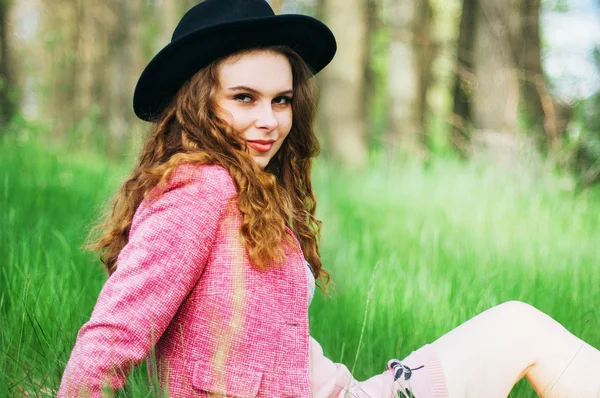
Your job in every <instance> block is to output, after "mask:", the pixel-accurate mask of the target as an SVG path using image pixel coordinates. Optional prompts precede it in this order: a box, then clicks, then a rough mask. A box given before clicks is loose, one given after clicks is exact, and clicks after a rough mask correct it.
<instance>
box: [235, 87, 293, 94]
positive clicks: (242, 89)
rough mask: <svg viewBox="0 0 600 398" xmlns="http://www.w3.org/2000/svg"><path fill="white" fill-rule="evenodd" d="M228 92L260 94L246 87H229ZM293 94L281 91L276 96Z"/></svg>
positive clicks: (289, 91) (288, 91)
mask: <svg viewBox="0 0 600 398" xmlns="http://www.w3.org/2000/svg"><path fill="white" fill-rule="evenodd" d="M229 90H231V91H248V92H250V93H253V94H260V92H259V91H258V90H255V89H253V88H251V87H247V86H235V87H229ZM293 93H294V90H285V91H281V92H279V93H277V95H283V94H293Z"/></svg>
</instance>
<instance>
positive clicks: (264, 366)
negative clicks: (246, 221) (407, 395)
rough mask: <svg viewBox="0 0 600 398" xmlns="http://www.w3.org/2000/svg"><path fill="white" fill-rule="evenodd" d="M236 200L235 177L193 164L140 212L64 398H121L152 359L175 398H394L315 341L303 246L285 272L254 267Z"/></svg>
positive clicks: (75, 357) (292, 252) (385, 378)
mask: <svg viewBox="0 0 600 398" xmlns="http://www.w3.org/2000/svg"><path fill="white" fill-rule="evenodd" d="M235 193H236V191H235V186H234V184H233V181H232V179H231V177H230V176H229V174H228V173H227V171H226V170H225V169H223V168H221V167H219V166H200V167H194V166H190V165H186V166H180V167H179V168H178V169H177V170H176V172H175V173H174V175H173V177H172V178H171V179H170V181H169V183H168V186H167V188H166V190H165V191H164V193H163V194H162V195H161V196H159V197H158V199H155V200H145V201H144V202H143V203H142V204H141V205H140V206H139V208H138V210H137V211H136V214H135V216H134V218H133V222H132V225H131V231H130V235H129V242H128V243H127V245H126V246H125V247H124V248H123V250H122V251H121V253H120V255H119V257H118V261H117V271H116V272H115V273H114V274H113V275H111V276H110V278H109V279H108V280H107V282H106V284H105V285H104V287H103V289H102V291H101V293H100V295H99V297H98V301H97V304H96V306H95V308H94V311H93V313H92V316H91V319H90V320H89V321H88V322H87V323H86V324H85V325H83V327H82V328H81V330H80V331H79V334H78V336H77V341H76V344H75V347H74V349H73V351H72V353H71V357H70V359H69V362H68V364H67V366H66V369H65V372H64V374H63V378H62V382H61V386H60V390H59V393H58V396H59V397H73V396H82V395H84V396H92V397H101V396H102V392H101V391H102V388H103V387H109V388H112V389H114V390H118V389H120V388H121V387H122V386H123V385H124V383H125V380H126V378H127V376H128V374H129V372H130V371H131V370H132V368H133V367H135V366H137V365H138V364H139V363H140V362H141V361H142V360H144V359H145V358H147V359H148V363H149V372H150V374H151V376H154V373H153V372H154V371H153V366H152V365H151V363H155V364H156V368H155V372H156V374H155V376H156V377H157V378H158V380H159V381H160V386H161V389H162V393H163V394H164V395H166V396H170V397H184V398H187V397H197V396H213V395H218V396H235V397H308V396H318V397H330V396H338V395H339V396H343V395H345V394H346V389H349V390H351V391H353V392H354V393H353V394H351V395H350V396H357V395H360V396H371V397H386V396H389V397H391V396H392V393H393V388H392V376H391V372H386V374H384V375H382V377H380V378H376V380H375V378H374V381H371V382H369V381H367V382H364V383H358V382H356V381H354V380H353V379H352V377H351V375H350V374H349V372H348V370H347V369H346V368H345V367H344V366H343V365H338V364H334V363H333V362H331V361H329V360H328V359H327V358H325V357H324V356H323V352H322V350H321V347H320V346H319V345H318V343H317V342H316V341H314V340H313V339H312V338H310V337H309V327H308V305H309V303H308V297H307V296H308V291H307V283H308V281H307V274H306V271H305V268H304V267H305V262H304V256H303V254H302V251H301V248H300V245H299V244H298V242H297V240H296V239H295V237H294V238H293V239H294V242H295V243H294V245H288V247H284V248H285V252H286V259H285V262H284V263H283V265H282V266H280V267H277V268H273V269H271V270H269V271H266V272H262V271H258V270H257V269H256V268H255V267H253V266H252V265H251V263H250V261H249V258H248V255H247V252H246V251H245V250H244V248H243V245H242V243H241V240H240V237H239V228H240V223H241V215H240V213H239V210H238V209H237V206H235V203H234V202H228V199H229V198H231V197H232V196H233V195H234V194H235ZM228 203H233V205H230V204H228ZM286 232H287V233H288V234H290V235H291V236H292V237H293V234H292V231H291V230H289V229H286ZM311 382H312V384H311Z"/></svg>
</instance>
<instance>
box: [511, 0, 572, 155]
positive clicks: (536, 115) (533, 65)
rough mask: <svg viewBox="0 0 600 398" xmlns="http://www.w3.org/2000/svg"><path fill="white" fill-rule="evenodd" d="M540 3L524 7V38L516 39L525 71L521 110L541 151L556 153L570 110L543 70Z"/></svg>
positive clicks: (533, 0)
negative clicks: (556, 93) (535, 134)
mask: <svg viewBox="0 0 600 398" xmlns="http://www.w3.org/2000/svg"><path fill="white" fill-rule="evenodd" d="M540 3H541V1H540V0H529V1H524V2H522V3H521V14H522V21H521V30H522V34H521V35H520V37H515V38H514V40H513V46H514V48H515V59H516V60H517V63H518V65H519V67H520V71H521V76H520V78H521V88H522V102H521V106H522V107H523V110H524V111H525V115H526V116H527V118H528V119H529V122H530V123H529V124H530V125H531V126H532V128H533V129H534V131H535V132H538V133H539V132H542V134H538V135H537V136H536V137H535V138H536V141H537V144H538V146H539V147H541V148H543V149H549V150H555V149H557V148H558V147H559V146H560V142H561V138H562V136H563V134H564V131H565V128H566V126H567V123H568V122H569V116H570V108H569V107H568V106H567V105H565V104H562V103H560V102H558V101H557V100H556V99H554V98H553V97H552V95H551V94H550V90H549V89H548V84H547V81H546V77H545V76H544V71H543V68H542V57H541V52H542V51H541V43H540V42H541V40H540V6H541V4H540Z"/></svg>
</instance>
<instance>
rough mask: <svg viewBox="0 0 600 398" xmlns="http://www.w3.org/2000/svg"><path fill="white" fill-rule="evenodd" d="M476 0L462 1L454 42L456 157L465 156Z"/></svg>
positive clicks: (469, 116) (467, 142)
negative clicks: (458, 27)
mask: <svg viewBox="0 0 600 398" xmlns="http://www.w3.org/2000/svg"><path fill="white" fill-rule="evenodd" d="M477 1H478V0H463V7H462V14H461V17H460V31H459V36H458V42H457V54H458V55H457V65H456V78H455V83H454V93H453V96H454V104H453V109H452V125H453V130H452V136H451V140H452V143H453V144H454V145H455V147H456V148H457V149H458V151H459V152H460V153H462V154H463V155H466V154H467V153H468V152H469V145H470V144H469V142H470V130H471V126H470V123H471V98H470V97H471V92H472V91H473V85H474V83H475V82H474V77H473V43H474V40H473V37H474V33H475V6H476V4H477Z"/></svg>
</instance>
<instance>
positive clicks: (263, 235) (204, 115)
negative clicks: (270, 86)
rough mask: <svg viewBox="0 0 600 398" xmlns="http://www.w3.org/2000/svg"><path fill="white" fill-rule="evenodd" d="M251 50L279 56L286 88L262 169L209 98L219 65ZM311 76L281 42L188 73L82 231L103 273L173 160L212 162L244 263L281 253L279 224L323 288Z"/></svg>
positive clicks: (272, 259)
mask: <svg viewBox="0 0 600 398" xmlns="http://www.w3.org/2000/svg"><path fill="white" fill-rule="evenodd" d="M256 51H272V52H276V53H279V54H282V55H284V56H286V58H287V59H288V60H289V62H290V65H291V69H292V76H293V90H294V95H293V98H292V110H293V120H292V128H291V131H290V133H289V134H288V136H287V137H286V139H285V140H284V142H283V144H282V146H281V148H280V149H279V151H278V152H277V154H276V155H275V156H274V157H273V158H272V159H271V161H270V162H269V164H268V165H267V167H266V168H265V170H264V171H263V170H261V169H260V168H259V167H258V165H257V164H256V163H255V162H254V161H253V159H252V157H251V156H250V155H249V153H248V151H247V148H246V142H245V140H244V139H243V137H242V136H241V135H240V134H238V133H236V132H235V131H233V130H232V128H231V127H230V126H229V125H228V124H227V123H226V122H225V121H224V120H222V119H220V118H219V117H217V113H216V102H215V98H216V94H217V90H218V89H219V81H218V68H219V65H221V63H222V62H223V61H225V60H230V59H231V58H232V57H239V56H241V55H244V54H247V53H251V52H256ZM314 80H315V79H314V78H313V77H312V73H311V71H310V69H309V67H308V66H307V65H306V64H305V63H304V61H303V60H302V58H300V56H299V55H298V54H296V53H295V52H294V51H293V50H291V49H290V48H289V47H284V46H276V47H265V48H255V49H251V50H245V51H242V52H239V53H236V54H234V55H231V56H228V57H225V58H222V59H219V60H216V61H214V62H212V63H211V64H210V65H208V66H206V67H205V68H203V69H201V70H200V71H199V72H197V73H196V74H195V75H194V76H193V77H192V78H190V79H189V80H188V81H187V82H186V83H185V84H184V85H183V86H182V87H181V88H180V90H179V92H178V93H177V95H176V96H175V98H174V99H173V100H172V101H171V104H170V105H169V106H168V107H167V108H166V109H165V110H164V111H163V112H162V113H161V114H160V115H159V116H158V117H157V119H156V120H155V121H154V124H153V128H152V130H151V133H150V135H149V137H148V138H147V139H146V141H145V143H144V145H143V147H142V150H141V154H140V157H139V160H138V163H137V165H136V167H135V169H134V170H133V173H132V174H131V175H130V176H129V177H128V178H127V179H126V180H125V182H124V183H123V184H122V186H121V187H120V189H119V190H118V192H117V193H116V195H115V197H114V199H113V202H112V207H111V208H110V209H109V211H108V212H107V214H106V215H105V216H104V220H103V221H102V222H101V223H100V224H99V225H97V226H95V227H94V228H93V229H92V231H91V233H90V238H89V240H88V242H89V243H88V246H87V247H88V248H89V249H91V250H96V251H100V252H101V257H100V258H101V260H102V262H103V263H104V266H105V268H106V271H107V272H108V274H109V275H110V274H112V273H113V272H114V271H115V270H116V268H117V257H118V255H119V253H120V252H121V250H122V249H123V247H124V246H125V245H126V244H127V241H128V238H129V230H130V228H131V221H132V218H133V215H134V213H135V211H136V210H137V208H138V206H139V205H140V203H141V202H142V201H143V200H144V199H145V198H147V197H148V194H149V193H150V191H151V190H152V189H153V188H155V187H156V186H165V184H166V182H167V180H168V179H169V177H170V176H171V175H172V173H173V172H174V171H175V169H176V168H177V166H179V165H181V164H184V163H189V164H195V165H203V164H216V165H220V166H222V167H224V168H225V169H226V170H227V171H228V172H229V174H230V175H231V178H232V179H233V182H234V184H235V186H236V190H237V195H236V196H235V197H234V200H236V202H237V205H238V208H239V211H240V213H241V215H242V225H241V235H242V240H243V244H244V247H245V248H246V249H247V250H248V254H249V257H250V259H251V261H252V263H253V264H254V265H255V266H257V267H258V268H259V269H267V268H269V267H270V266H272V264H277V263H278V262H279V261H280V260H282V259H283V257H284V255H285V254H284V252H283V245H282V242H283V241H287V242H291V238H290V237H289V235H288V234H287V233H285V226H286V225H287V226H288V227H289V228H290V229H291V230H292V231H293V232H294V235H295V236H296V238H297V239H298V241H299V242H300V245H301V247H302V251H303V252H304V256H305V258H306V260H307V261H308V262H309V263H310V265H311V267H312V270H313V274H314V276H315V277H316V278H320V282H321V283H320V287H322V288H323V287H326V286H327V284H328V282H329V279H330V277H329V274H328V272H327V271H325V270H324V269H323V268H322V264H321V259H320V255H319V244H318V242H319V239H320V234H321V222H320V221H319V220H318V219H317V218H316V217H315V211H316V200H315V196H314V193H313V188H312V182H311V168H312V158H313V157H315V156H317V155H318V154H319V152H320V146H319V142H318V140H317V137H316V135H315V131H314V120H315V114H316V105H317V88H316V84H315V82H314ZM98 231H100V233H99V234H98V233H97V232H98Z"/></svg>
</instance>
